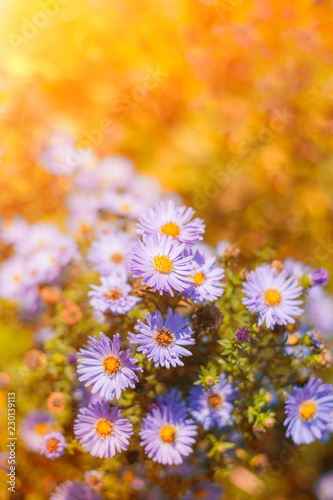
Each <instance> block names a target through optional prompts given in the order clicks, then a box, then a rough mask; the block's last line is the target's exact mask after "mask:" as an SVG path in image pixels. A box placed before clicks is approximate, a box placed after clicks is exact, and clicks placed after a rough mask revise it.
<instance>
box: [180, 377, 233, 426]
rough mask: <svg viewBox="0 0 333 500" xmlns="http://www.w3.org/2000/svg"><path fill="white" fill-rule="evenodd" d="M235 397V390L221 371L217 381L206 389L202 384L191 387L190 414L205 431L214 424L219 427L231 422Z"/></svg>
mask: <svg viewBox="0 0 333 500" xmlns="http://www.w3.org/2000/svg"><path fill="white" fill-rule="evenodd" d="M236 397H237V391H236V390H235V389H234V387H233V386H232V385H231V384H229V383H228V379H227V377H226V376H225V374H224V373H221V375H220V378H219V382H218V383H217V384H215V385H214V386H213V387H211V388H210V389H209V390H207V391H204V390H203V387H202V386H195V387H192V389H191V391H190V398H189V400H190V401H189V403H190V412H191V415H192V416H193V418H194V419H195V420H196V421H197V422H199V423H200V424H201V425H202V427H203V428H204V429H205V431H208V430H209V429H212V428H213V427H215V426H216V427H217V428H218V429H221V428H223V427H224V426H225V425H227V424H230V423H231V422H232V417H231V413H232V410H233V405H232V401H234V400H235V399H236Z"/></svg>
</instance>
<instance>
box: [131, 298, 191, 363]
mask: <svg viewBox="0 0 333 500" xmlns="http://www.w3.org/2000/svg"><path fill="white" fill-rule="evenodd" d="M146 321H147V324H145V323H143V322H142V321H141V320H138V325H137V326H135V327H134V329H135V330H136V331H137V332H140V333H139V335H135V334H133V333H131V334H130V335H129V341H130V343H131V344H141V345H140V346H139V347H138V351H142V352H143V353H144V354H146V355H147V359H148V361H150V360H152V359H153V360H154V363H155V366H166V368H170V366H171V365H172V366H177V365H179V366H183V365H184V363H183V362H182V361H181V359H180V357H181V356H191V355H192V353H191V352H190V351H188V350H187V349H185V348H184V347H183V346H184V345H193V344H194V343H195V340H194V339H193V338H192V337H191V335H192V334H193V330H192V328H191V327H190V326H189V322H188V320H187V319H185V318H183V317H182V316H181V315H180V314H179V312H178V311H176V312H175V313H173V312H172V309H171V308H170V307H169V308H168V312H167V315H166V318H165V320H164V319H163V316H162V314H161V312H160V311H158V310H157V309H156V310H155V314H154V315H152V314H150V313H147V314H146Z"/></svg>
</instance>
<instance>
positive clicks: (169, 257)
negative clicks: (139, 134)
mask: <svg viewBox="0 0 333 500" xmlns="http://www.w3.org/2000/svg"><path fill="white" fill-rule="evenodd" d="M184 247H185V245H184V244H180V243H178V242H177V241H174V240H173V238H172V236H166V235H165V234H163V235H162V236H160V235H154V236H144V237H143V241H140V240H139V239H138V240H136V242H135V243H134V245H133V247H132V251H131V254H130V258H131V269H132V272H133V274H134V277H135V278H139V277H143V280H142V283H143V284H144V285H145V284H147V285H148V286H151V287H153V288H154V291H156V290H158V291H159V293H160V295H162V294H163V292H164V291H165V292H169V294H170V295H171V296H172V297H173V290H172V289H175V290H177V291H179V292H183V291H184V290H185V289H186V288H188V286H189V284H190V278H189V275H190V274H191V273H192V270H193V267H192V264H191V260H192V258H191V256H184V255H183V250H184Z"/></svg>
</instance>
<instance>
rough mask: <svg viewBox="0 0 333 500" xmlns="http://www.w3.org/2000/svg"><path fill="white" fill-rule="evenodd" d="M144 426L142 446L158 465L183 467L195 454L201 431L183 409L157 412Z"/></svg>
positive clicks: (173, 408) (175, 408)
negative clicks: (195, 444)
mask: <svg viewBox="0 0 333 500" xmlns="http://www.w3.org/2000/svg"><path fill="white" fill-rule="evenodd" d="M142 423H143V428H142V429H141V430H140V436H141V439H142V441H141V445H142V446H144V447H145V451H146V453H147V454H148V457H149V458H152V459H153V461H154V462H159V463H161V464H169V465H173V464H181V463H182V462H183V457H187V456H188V455H190V453H192V451H193V450H192V446H193V445H194V443H195V439H194V436H196V434H197V427H196V425H195V424H194V422H193V420H192V419H190V418H186V410H185V409H184V408H183V407H182V406H174V405H173V406H170V407H168V406H166V405H163V406H161V407H160V408H154V409H153V410H152V411H151V413H148V414H147V416H146V417H145V418H144V419H143V421H142Z"/></svg>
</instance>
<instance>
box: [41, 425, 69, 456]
mask: <svg viewBox="0 0 333 500" xmlns="http://www.w3.org/2000/svg"><path fill="white" fill-rule="evenodd" d="M66 446H67V444H66V440H65V438H64V436H63V435H62V434H61V432H54V431H52V432H50V433H49V434H46V435H45V436H44V437H43V441H42V446H41V450H40V453H41V455H45V456H46V457H47V458H50V459H51V460H55V459H56V458H59V457H61V456H62V455H63V454H64V453H65V449H66Z"/></svg>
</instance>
